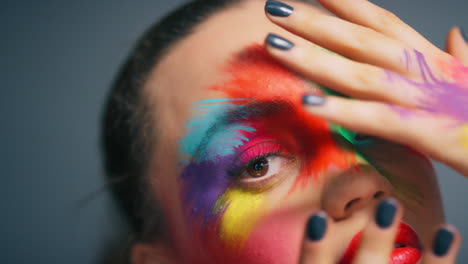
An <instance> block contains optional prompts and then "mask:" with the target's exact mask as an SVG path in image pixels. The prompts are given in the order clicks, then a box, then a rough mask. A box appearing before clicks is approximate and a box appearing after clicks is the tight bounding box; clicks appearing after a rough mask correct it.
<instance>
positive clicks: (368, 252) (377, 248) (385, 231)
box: [353, 199, 402, 264]
mask: <svg viewBox="0 0 468 264" xmlns="http://www.w3.org/2000/svg"><path fill="white" fill-rule="evenodd" d="M401 216H402V210H401V207H400V206H398V203H397V201H396V200H394V199H385V200H382V201H381V202H380V203H379V205H378V206H377V209H376V212H375V219H374V221H372V222H371V223H369V225H368V226H367V227H366V228H365V229H364V230H363V232H362V236H361V243H360V245H359V248H358V250H357V253H356V256H355V258H354V262H353V263H356V264H375V263H389V260H390V256H391V252H392V250H393V248H394V241H395V236H396V231H397V230H398V226H399V219H401Z"/></svg>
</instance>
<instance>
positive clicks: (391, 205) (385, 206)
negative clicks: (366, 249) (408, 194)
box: [375, 199, 397, 228]
mask: <svg viewBox="0 0 468 264" xmlns="http://www.w3.org/2000/svg"><path fill="white" fill-rule="evenodd" d="M396 211H397V208H396V205H395V202H393V201H392V200H389V199H386V200H382V201H381V202H380V203H379V205H378V206H377V211H376V212H375V222H376V223H377V225H378V226H379V227H380V228H387V227H389V226H391V225H392V223H393V219H394V218H395V214H396Z"/></svg>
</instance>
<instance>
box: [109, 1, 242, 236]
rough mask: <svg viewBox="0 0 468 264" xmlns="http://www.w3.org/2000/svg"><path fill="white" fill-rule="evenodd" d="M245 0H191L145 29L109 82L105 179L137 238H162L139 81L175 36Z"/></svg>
mask: <svg viewBox="0 0 468 264" xmlns="http://www.w3.org/2000/svg"><path fill="white" fill-rule="evenodd" d="M242 1H243V0H194V1H190V2H189V3H187V4H185V5H183V6H181V7H179V8H178V9H176V10H175V11H173V12H172V13H170V14H169V15H167V16H166V17H164V18H163V19H162V20H161V21H159V22H157V23H156V24H154V25H153V26H151V27H150V28H149V30H147V31H146V32H145V33H144V34H143V36H142V37H141V38H140V39H139V41H138V42H137V43H136V45H135V47H134V48H133V50H132V51H131V52H130V54H129V56H128V58H127V59H126V61H125V62H124V64H123V65H122V67H121V69H120V71H119V72H118V74H117V76H116V79H115V80H114V82H113V84H112V88H111V91H110V94H109V95H108V98H107V103H106V105H105V109H104V113H103V119H102V134H101V144H102V150H103V158H104V168H105V172H106V177H107V178H106V179H107V181H108V182H109V184H110V186H111V190H112V194H113V195H114V197H115V199H116V201H117V203H118V205H119V207H120V208H121V209H122V211H123V213H124V215H125V216H126V218H127V220H128V223H129V225H130V227H131V229H132V232H133V233H134V235H135V238H136V239H139V240H149V239H152V240H161V239H163V236H164V234H163V232H162V230H163V229H162V216H161V212H160V210H159V209H158V206H157V204H158V203H157V202H156V201H155V195H154V194H152V195H150V194H148V189H146V188H147V187H145V186H148V184H147V183H148V181H147V179H145V177H144V175H145V172H146V168H147V163H148V160H149V158H150V155H151V152H152V149H151V147H152V146H154V145H155V144H157V142H155V140H154V134H155V133H153V132H154V131H155V129H154V128H155V127H154V126H155V124H153V123H152V122H151V121H150V120H154V119H152V118H153V117H152V112H153V109H152V107H151V105H152V103H151V102H147V101H145V99H144V97H143V96H142V87H143V86H144V83H145V81H146V79H147V77H148V74H149V72H150V71H151V70H152V69H153V68H154V67H155V65H156V64H157V63H158V61H159V60H160V59H161V58H162V56H164V55H165V54H167V52H168V51H169V49H170V48H171V47H172V46H173V45H175V44H176V43H177V42H178V41H180V40H182V39H183V38H184V37H186V36H188V35H189V34H190V33H191V32H192V31H193V29H194V28H195V27H196V26H197V25H199V24H200V23H202V22H203V21H205V20H206V19H207V18H209V17H210V16H211V15H213V14H214V13H216V12H217V11H218V10H223V9H226V8H228V7H231V6H233V5H234V4H237V3H240V2H242Z"/></svg>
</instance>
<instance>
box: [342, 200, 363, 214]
mask: <svg viewBox="0 0 468 264" xmlns="http://www.w3.org/2000/svg"><path fill="white" fill-rule="evenodd" d="M360 200H361V198H355V199H353V200H351V201H349V202H348V203H347V204H346V205H345V211H348V210H349V209H350V208H351V207H352V206H353V205H354V204H356V203H358V202H359V201H360Z"/></svg>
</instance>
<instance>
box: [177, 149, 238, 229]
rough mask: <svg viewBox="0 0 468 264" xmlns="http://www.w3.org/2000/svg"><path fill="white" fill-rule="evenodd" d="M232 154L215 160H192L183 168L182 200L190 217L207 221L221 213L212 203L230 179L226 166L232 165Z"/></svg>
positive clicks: (223, 190) (225, 187)
mask: <svg viewBox="0 0 468 264" xmlns="http://www.w3.org/2000/svg"><path fill="white" fill-rule="evenodd" d="M233 156H234V155H229V156H224V157H219V159H217V160H216V161H203V162H193V161H192V162H190V164H188V165H187V166H186V167H185V168H184V170H183V172H182V174H181V180H182V181H183V183H184V184H183V192H182V193H183V202H184V204H185V205H186V206H187V207H186V208H188V210H190V211H189V212H188V213H189V215H190V216H191V217H194V218H199V217H201V220H202V221H207V220H212V219H213V218H216V217H217V216H219V215H220V214H222V212H217V213H216V212H214V205H215V203H216V201H217V200H218V198H219V197H220V196H221V195H222V194H223V193H224V192H225V191H226V190H227V188H228V187H229V184H230V182H231V181H232V180H230V179H229V177H230V176H229V175H228V173H227V170H226V168H229V167H230V166H232V160H233Z"/></svg>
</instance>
